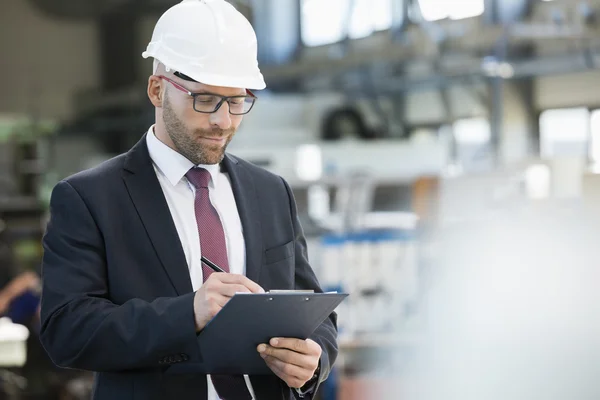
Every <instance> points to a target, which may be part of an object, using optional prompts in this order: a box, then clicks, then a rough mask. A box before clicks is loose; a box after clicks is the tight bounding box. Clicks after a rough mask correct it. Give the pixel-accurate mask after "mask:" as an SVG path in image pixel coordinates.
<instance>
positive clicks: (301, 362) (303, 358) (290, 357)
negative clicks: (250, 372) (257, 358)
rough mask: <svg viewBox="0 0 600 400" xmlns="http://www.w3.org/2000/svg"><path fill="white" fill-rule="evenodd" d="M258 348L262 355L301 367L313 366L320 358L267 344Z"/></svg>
mask: <svg viewBox="0 0 600 400" xmlns="http://www.w3.org/2000/svg"><path fill="white" fill-rule="evenodd" d="M257 350H258V352H259V353H260V354H261V356H268V357H273V358H276V359H278V360H281V361H283V362H285V363H287V364H293V365H296V366H298V367H301V368H313V367H314V366H315V365H316V364H318V362H319V361H318V360H316V361H314V360H313V359H312V358H311V356H307V355H305V354H300V353H296V352H295V351H292V350H288V349H277V348H275V347H272V346H269V345H265V344H261V345H259V346H258V348H257ZM263 358H264V357H263ZM315 368H316V367H315Z"/></svg>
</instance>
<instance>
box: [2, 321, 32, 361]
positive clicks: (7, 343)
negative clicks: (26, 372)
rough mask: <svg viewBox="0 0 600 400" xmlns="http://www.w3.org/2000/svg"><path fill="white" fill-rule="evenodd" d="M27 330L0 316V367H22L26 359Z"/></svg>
mask: <svg viewBox="0 0 600 400" xmlns="http://www.w3.org/2000/svg"><path fill="white" fill-rule="evenodd" d="M28 337H29V330H28V329H27V328H26V327H24V326H23V325H18V324H13V322H12V321H11V320H10V319H9V318H0V367H22V366H23V365H25V361H26V360H27V347H26V342H27V338H28Z"/></svg>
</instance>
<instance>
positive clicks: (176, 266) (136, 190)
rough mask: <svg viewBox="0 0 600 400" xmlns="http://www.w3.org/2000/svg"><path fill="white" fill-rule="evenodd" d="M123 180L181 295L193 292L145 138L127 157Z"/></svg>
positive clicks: (157, 252)
mask: <svg viewBox="0 0 600 400" xmlns="http://www.w3.org/2000/svg"><path fill="white" fill-rule="evenodd" d="M124 169H125V170H126V171H127V172H125V174H124V175H123V180H124V181H125V185H126V186H127V190H128V191H129V195H130V196H131V200H132V201H133V204H134V205H135V208H136V209H137V212H138V214H139V216H140V218H141V220H142V223H143V224H144V227H145V228H146V232H147V233H148V236H149V237H150V240H151V241H152V245H153V246H154V249H155V250H156V254H157V255H158V258H159V259H160V262H161V263H162V266H163V268H164V269H165V271H166V273H167V274H168V276H169V279H170V280H171V283H172V284H173V286H174V287H175V290H176V291H177V294H178V295H183V294H186V293H190V292H192V290H193V289H192V283H191V280H190V275H189V271H188V267H187V261H186V259H185V255H184V253H183V248H182V246H181V242H180V241H179V235H178V234H177V229H176V228H175V223H174V222H173V218H172V216H171V212H170V210H169V206H168V204H167V201H166V199H165V195H164V193H163V191H162V188H161V186H160V183H159V182H158V178H157V177H156V173H155V172H154V167H153V165H152V160H151V158H150V154H149V153H148V146H147V144H146V135H144V136H143V137H142V140H140V141H139V142H138V143H137V144H136V145H135V146H134V147H133V148H132V149H131V150H130V151H129V153H128V154H127V158H126V160H125V164H124Z"/></svg>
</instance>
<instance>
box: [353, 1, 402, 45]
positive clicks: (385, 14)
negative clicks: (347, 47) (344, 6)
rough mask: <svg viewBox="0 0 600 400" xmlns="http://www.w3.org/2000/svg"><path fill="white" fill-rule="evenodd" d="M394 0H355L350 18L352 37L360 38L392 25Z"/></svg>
mask: <svg viewBox="0 0 600 400" xmlns="http://www.w3.org/2000/svg"><path fill="white" fill-rule="evenodd" d="M392 17H393V15H392V0H378V1H373V0H355V8H354V10H353V12H352V18H351V20H350V32H349V35H350V38H352V39H358V38H363V37H367V36H369V35H371V34H372V33H373V32H376V31H384V30H386V29H389V28H390V27H391V26H392V19H393V18H392Z"/></svg>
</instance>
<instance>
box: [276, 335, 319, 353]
mask: <svg viewBox="0 0 600 400" xmlns="http://www.w3.org/2000/svg"><path fill="white" fill-rule="evenodd" d="M269 344H270V345H271V346H273V347H276V348H279V349H289V350H292V351H295V352H297V353H300V354H308V355H318V356H320V355H321V346H319V345H318V344H317V342H315V341H313V340H310V339H307V340H301V339H294V338H273V339H271V340H270V341H269Z"/></svg>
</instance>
